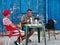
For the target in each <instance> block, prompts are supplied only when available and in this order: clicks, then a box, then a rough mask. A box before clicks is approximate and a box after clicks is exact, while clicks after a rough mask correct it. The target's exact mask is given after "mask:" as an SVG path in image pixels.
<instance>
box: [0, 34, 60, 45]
mask: <svg viewBox="0 0 60 45" xmlns="http://www.w3.org/2000/svg"><path fill="white" fill-rule="evenodd" d="M56 38H57V39H56V40H55V39H54V37H53V36H51V39H50V41H49V40H48V36H47V35H46V42H47V45H60V34H58V35H56ZM16 39H17V37H12V38H11V41H10V45H15V44H14V41H15V40H16ZM30 39H31V40H32V42H30V43H28V45H44V39H42V37H41V42H40V43H38V37H37V34H33V35H32V36H31V37H30ZM7 42H8V37H7V36H0V45H7ZM5 43H6V44H5ZM22 43H23V45H25V40H24V41H23V42H22Z"/></svg>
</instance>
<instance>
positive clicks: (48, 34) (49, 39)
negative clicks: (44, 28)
mask: <svg viewBox="0 0 60 45" xmlns="http://www.w3.org/2000/svg"><path fill="white" fill-rule="evenodd" d="M48 38H49V40H50V31H48Z"/></svg>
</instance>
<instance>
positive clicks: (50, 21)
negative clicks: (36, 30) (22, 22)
mask: <svg viewBox="0 0 60 45" xmlns="http://www.w3.org/2000/svg"><path fill="white" fill-rule="evenodd" d="M46 28H47V29H55V27H54V21H53V20H48V23H47V25H46Z"/></svg>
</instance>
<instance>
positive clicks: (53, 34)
mask: <svg viewBox="0 0 60 45" xmlns="http://www.w3.org/2000/svg"><path fill="white" fill-rule="evenodd" d="M53 35H54V38H55V39H56V35H55V31H53Z"/></svg>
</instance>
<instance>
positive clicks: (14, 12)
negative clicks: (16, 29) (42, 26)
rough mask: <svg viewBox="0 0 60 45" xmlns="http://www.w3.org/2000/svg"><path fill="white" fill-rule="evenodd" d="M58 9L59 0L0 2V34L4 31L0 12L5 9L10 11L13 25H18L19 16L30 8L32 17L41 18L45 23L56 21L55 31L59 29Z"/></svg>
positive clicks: (4, 0)
mask: <svg viewBox="0 0 60 45" xmlns="http://www.w3.org/2000/svg"><path fill="white" fill-rule="evenodd" d="M59 7H60V6H59V0H0V32H1V31H6V30H5V28H4V26H3V23H2V19H3V15H2V12H3V11H4V10H6V9H9V10H11V16H10V19H11V21H12V22H13V23H14V24H18V23H19V22H20V18H21V16H22V15H23V14H26V13H27V12H26V11H27V9H28V8H30V9H32V11H33V14H34V15H36V14H39V15H40V16H43V17H44V19H45V23H47V21H48V19H56V20H57V24H56V29H60V28H59V26H60V25H59V24H60V23H59V22H60V20H59V17H60V16H59V14H60V13H59Z"/></svg>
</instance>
